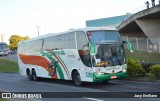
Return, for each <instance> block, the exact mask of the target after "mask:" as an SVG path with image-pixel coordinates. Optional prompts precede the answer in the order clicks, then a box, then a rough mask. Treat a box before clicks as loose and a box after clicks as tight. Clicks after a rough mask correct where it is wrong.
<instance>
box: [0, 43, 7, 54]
mask: <svg viewBox="0 0 160 101" xmlns="http://www.w3.org/2000/svg"><path fill="white" fill-rule="evenodd" d="M8 53H9V48H8V45H7V44H6V43H4V42H0V55H1V56H7V55H8Z"/></svg>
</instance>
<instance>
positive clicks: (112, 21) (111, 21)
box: [86, 13, 131, 27]
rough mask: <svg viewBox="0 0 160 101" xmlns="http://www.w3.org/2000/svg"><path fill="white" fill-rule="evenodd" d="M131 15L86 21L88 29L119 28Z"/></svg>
mask: <svg viewBox="0 0 160 101" xmlns="http://www.w3.org/2000/svg"><path fill="white" fill-rule="evenodd" d="M129 16H131V14H129V13H127V14H126V15H120V16H114V17H108V18H101V19H95V20H88V21H86V26H87V27H102V26H103V27H104V26H105V27H117V26H118V25H119V24H120V23H121V22H122V21H124V20H125V19H127V18H128V17H129Z"/></svg>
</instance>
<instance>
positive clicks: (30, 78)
mask: <svg viewBox="0 0 160 101" xmlns="http://www.w3.org/2000/svg"><path fill="white" fill-rule="evenodd" d="M26 72H27V77H28V79H29V80H33V77H32V74H31V72H30V70H29V69H27V71H26Z"/></svg>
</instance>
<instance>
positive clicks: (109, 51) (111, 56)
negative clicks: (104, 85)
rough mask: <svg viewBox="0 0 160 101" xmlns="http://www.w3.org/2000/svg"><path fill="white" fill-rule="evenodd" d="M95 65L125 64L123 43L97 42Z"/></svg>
mask: <svg viewBox="0 0 160 101" xmlns="http://www.w3.org/2000/svg"><path fill="white" fill-rule="evenodd" d="M95 49H96V54H95V56H94V57H93V59H92V60H93V66H94V67H106V66H116V65H123V64H125V51H124V46H123V44H95Z"/></svg>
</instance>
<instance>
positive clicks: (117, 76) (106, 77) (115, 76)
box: [93, 72, 127, 82]
mask: <svg viewBox="0 0 160 101" xmlns="http://www.w3.org/2000/svg"><path fill="white" fill-rule="evenodd" d="M126 76H127V72H121V73H115V74H96V73H94V74H93V82H103V81H109V80H112V79H120V78H125V77H126Z"/></svg>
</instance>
